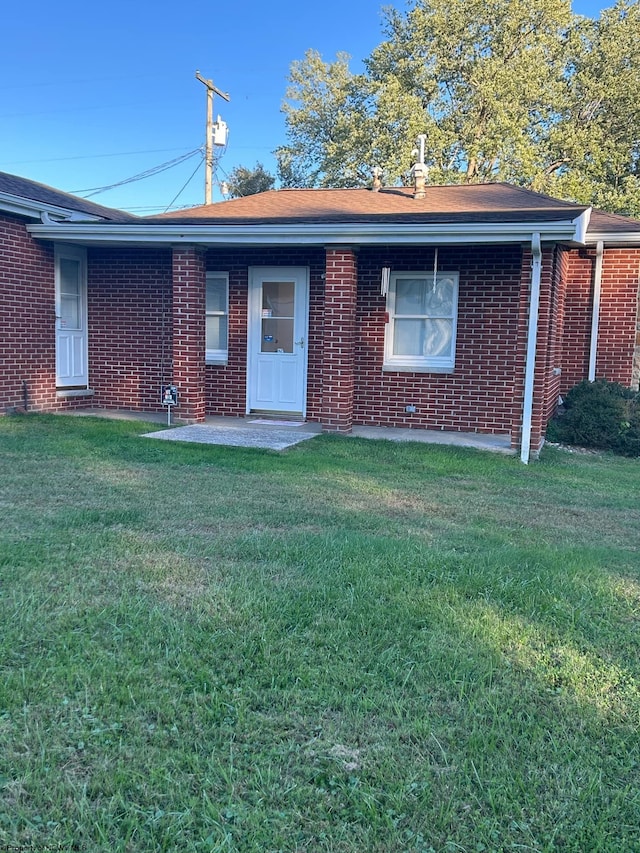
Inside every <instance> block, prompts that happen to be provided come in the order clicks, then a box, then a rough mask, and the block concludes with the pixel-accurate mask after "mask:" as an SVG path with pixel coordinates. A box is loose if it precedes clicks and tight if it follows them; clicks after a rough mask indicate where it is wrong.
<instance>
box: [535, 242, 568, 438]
mask: <svg viewBox="0 0 640 853" xmlns="http://www.w3.org/2000/svg"><path fill="white" fill-rule="evenodd" d="M568 255H569V252H568V251H567V250H566V249H563V248H561V247H557V248H556V249H555V250H554V252H553V259H551V258H550V259H549V260H550V261H551V266H550V271H551V277H550V279H549V287H550V291H549V296H548V299H549V310H548V317H547V319H546V325H547V328H546V335H544V337H541V338H540V339H539V347H540V349H539V352H540V353H541V357H542V358H543V359H544V401H543V405H542V429H543V432H544V429H545V428H546V425H547V423H548V422H549V420H550V418H552V417H553V416H554V414H555V413H556V409H557V407H558V398H559V396H560V388H561V384H562V372H561V371H562V338H563V333H564V308H565V297H566V286H567V271H568Z"/></svg>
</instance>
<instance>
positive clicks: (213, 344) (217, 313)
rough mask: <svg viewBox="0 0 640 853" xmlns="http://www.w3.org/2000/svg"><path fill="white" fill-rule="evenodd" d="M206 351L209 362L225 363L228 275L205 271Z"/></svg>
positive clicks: (227, 333) (226, 353)
mask: <svg viewBox="0 0 640 853" xmlns="http://www.w3.org/2000/svg"><path fill="white" fill-rule="evenodd" d="M206 310H207V353H206V359H207V363H209V364H225V363H226V361H227V356H228V335H229V275H228V274H227V273H226V272H208V273H207V309H206Z"/></svg>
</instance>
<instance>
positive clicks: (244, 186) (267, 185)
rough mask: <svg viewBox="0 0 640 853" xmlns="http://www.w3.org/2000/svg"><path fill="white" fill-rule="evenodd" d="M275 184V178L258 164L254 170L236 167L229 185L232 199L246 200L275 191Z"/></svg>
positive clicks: (230, 176) (230, 177)
mask: <svg viewBox="0 0 640 853" xmlns="http://www.w3.org/2000/svg"><path fill="white" fill-rule="evenodd" d="M275 182H276V179H275V177H274V176H273V175H272V174H270V173H269V172H267V171H266V169H265V168H264V166H263V165H262V163H256V165H255V168H253V169H248V168H246V166H236V168H235V169H233V171H232V172H231V174H230V175H229V179H228V181H227V185H228V188H229V195H230V196H231V198H244V197H245V196H248V195H255V194H256V193H263V192H266V191H267V190H271V189H273V185H274V184H275Z"/></svg>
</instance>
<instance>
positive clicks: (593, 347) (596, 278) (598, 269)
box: [588, 240, 604, 382]
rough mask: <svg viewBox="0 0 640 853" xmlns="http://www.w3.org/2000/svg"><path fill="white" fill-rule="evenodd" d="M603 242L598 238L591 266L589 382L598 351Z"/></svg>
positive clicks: (592, 377) (594, 376)
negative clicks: (593, 261)
mask: <svg viewBox="0 0 640 853" xmlns="http://www.w3.org/2000/svg"><path fill="white" fill-rule="evenodd" d="M603 254H604V243H603V242H602V240H598V244H597V246H596V262H595V265H594V268H593V310H592V312H591V340H590V343H589V375H588V379H589V382H595V379H596V356H597V353H598V326H599V323H600V294H601V291H602V261H603Z"/></svg>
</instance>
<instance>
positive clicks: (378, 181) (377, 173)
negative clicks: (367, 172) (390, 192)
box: [371, 166, 382, 193]
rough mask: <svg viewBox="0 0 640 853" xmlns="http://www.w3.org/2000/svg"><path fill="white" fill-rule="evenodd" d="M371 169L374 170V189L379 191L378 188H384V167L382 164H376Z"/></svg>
mask: <svg viewBox="0 0 640 853" xmlns="http://www.w3.org/2000/svg"><path fill="white" fill-rule="evenodd" d="M371 171H372V172H373V187H372V190H373V191H374V192H376V193H377V192H378V190H381V189H382V169H381V168H380V166H374V167H373V169H372V170H371Z"/></svg>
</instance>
